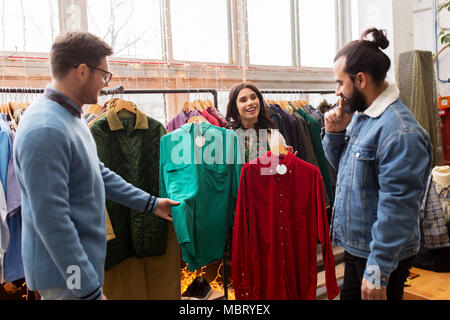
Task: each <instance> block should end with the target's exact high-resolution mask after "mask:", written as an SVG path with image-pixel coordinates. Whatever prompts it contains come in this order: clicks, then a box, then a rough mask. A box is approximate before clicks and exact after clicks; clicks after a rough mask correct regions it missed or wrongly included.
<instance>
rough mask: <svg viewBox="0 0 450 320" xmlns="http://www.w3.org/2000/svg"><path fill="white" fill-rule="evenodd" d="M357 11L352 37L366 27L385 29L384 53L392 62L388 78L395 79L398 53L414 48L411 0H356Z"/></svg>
mask: <svg viewBox="0 0 450 320" xmlns="http://www.w3.org/2000/svg"><path fill="white" fill-rule="evenodd" d="M355 5H356V6H357V12H358V21H357V23H358V28H353V33H355V32H358V35H355V34H353V37H355V38H358V36H359V35H360V34H361V33H362V32H363V31H364V30H366V29H367V28H371V27H375V28H378V29H385V30H386V32H387V37H388V40H389V42H390V44H389V47H388V48H387V49H386V50H385V53H386V54H387V55H388V56H389V58H390V59H391V62H392V67H391V69H390V70H389V73H388V79H389V80H394V79H395V65H396V63H397V59H398V57H399V54H400V53H402V52H405V51H409V50H413V49H414V33H413V11H412V3H411V0H358V1H356V3H354V6H355Z"/></svg>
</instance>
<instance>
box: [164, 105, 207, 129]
mask: <svg viewBox="0 0 450 320" xmlns="http://www.w3.org/2000/svg"><path fill="white" fill-rule="evenodd" d="M193 117H202V118H203V119H204V120H205V121H207V120H206V119H205V118H204V117H203V116H202V115H201V114H200V112H199V111H198V110H192V111H188V112H185V111H183V110H181V111H180V113H178V114H177V115H176V116H175V118H173V119H172V120H171V121H169V123H168V124H167V131H168V132H172V131H175V130H176V129H178V128H179V127H181V126H182V125H183V124H186V123H187V122H188V121H189V119H191V118H193Z"/></svg>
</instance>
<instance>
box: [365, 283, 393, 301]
mask: <svg viewBox="0 0 450 320" xmlns="http://www.w3.org/2000/svg"><path fill="white" fill-rule="evenodd" d="M361 299H362V300H387V295H386V287H380V288H379V289H376V288H374V286H373V285H371V284H370V283H369V282H368V281H367V280H366V279H365V278H363V280H362V285H361Z"/></svg>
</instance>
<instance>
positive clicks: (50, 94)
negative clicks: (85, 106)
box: [44, 85, 82, 118]
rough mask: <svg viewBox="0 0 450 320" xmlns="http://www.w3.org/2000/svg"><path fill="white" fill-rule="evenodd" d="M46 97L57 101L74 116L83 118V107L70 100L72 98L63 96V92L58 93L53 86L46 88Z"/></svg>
mask: <svg viewBox="0 0 450 320" xmlns="http://www.w3.org/2000/svg"><path fill="white" fill-rule="evenodd" d="M44 96H46V97H47V98H49V99H50V100H53V101H55V102H56V103H58V104H59V105H60V106H61V107H64V108H65V109H67V110H69V111H70V113H72V114H73V115H74V116H77V117H78V118H81V113H82V109H81V107H80V106H79V105H77V104H76V103H75V102H73V101H72V100H70V98H69V97H68V96H66V95H65V94H63V93H62V92H61V91H58V90H56V89H55V88H53V87H52V86H51V85H48V86H47V88H45V91H44Z"/></svg>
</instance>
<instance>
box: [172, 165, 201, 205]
mask: <svg viewBox="0 0 450 320" xmlns="http://www.w3.org/2000/svg"><path fill="white" fill-rule="evenodd" d="M193 168H194V166H193V165H190V164H188V163H180V164H174V163H168V164H166V165H165V166H164V180H165V184H166V190H167V193H168V196H169V197H172V198H173V197H174V196H176V198H177V199H179V198H180V196H181V195H185V194H186V191H187V187H188V186H192V184H193V182H194V183H195V180H196V179H195V172H193ZM193 180H194V181H193Z"/></svg>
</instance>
